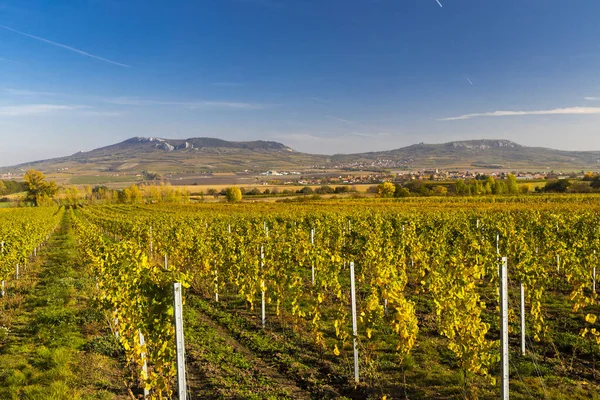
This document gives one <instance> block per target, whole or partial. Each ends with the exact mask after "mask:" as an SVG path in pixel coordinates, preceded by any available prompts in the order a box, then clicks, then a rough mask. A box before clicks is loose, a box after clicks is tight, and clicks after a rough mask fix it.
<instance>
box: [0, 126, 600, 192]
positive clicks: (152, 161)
mask: <svg viewBox="0 0 600 400" xmlns="http://www.w3.org/2000/svg"><path fill="white" fill-rule="evenodd" d="M29 168H35V169H39V170H42V171H45V172H47V173H48V174H51V175H52V176H53V177H55V178H58V179H59V180H62V181H63V182H71V183H83V182H84V181H85V179H84V180H81V179H80V178H81V177H85V178H86V179H87V180H88V181H89V183H95V181H94V179H92V178H93V177H100V178H102V179H104V177H107V176H110V177H111V178H110V182H121V181H124V182H125V181H127V182H128V181H131V179H132V177H140V176H141V174H142V172H143V171H147V172H154V173H160V174H161V175H163V176H168V177H176V176H177V177H185V176H192V175H195V176H197V175H199V174H200V175H201V174H214V173H231V172H237V173H247V174H256V173H258V172H264V171H266V170H271V169H276V170H294V171H303V170H311V169H316V168H318V169H323V168H326V169H348V168H351V169H366V170H368V169H382V168H385V169H392V170H394V169H403V170H415V169H423V168H426V169H427V168H439V169H470V170H489V169H495V170H499V169H504V170H521V171H547V170H549V169H554V170H562V171H577V170H598V169H599V168H600V151H589V152H583V151H562V150H553V149H547V148H543V147H526V146H521V145H519V144H517V143H514V142H511V141H508V140H470V141H457V142H449V143H443V144H424V143H420V144H415V145H412V146H408V147H403V148H399V149H395V150H389V151H380V152H371V153H359V154H336V155H333V156H325V155H314V154H306V153H300V152H297V151H294V150H293V149H291V148H289V147H287V146H285V145H283V144H281V143H278V142H269V141H250V142H230V141H225V140H221V139H214V138H190V139H161V138H142V137H135V138H131V139H128V140H125V141H124V142H121V143H117V144H114V145H111V146H107V147H102V148H99V149H95V150H92V151H89V152H80V153H76V154H73V155H71V156H67V157H62V158H55V159H50V160H42V161H36V162H31V163H26V164H21V165H17V166H14V167H4V168H0V173H7V172H12V173H17V174H18V173H20V172H22V171H24V170H27V169H29ZM61 178H62V179H61ZM102 179H100V180H99V181H98V182H100V181H102V182H104V180H102ZM139 179H141V178H139ZM86 183H87V182H86Z"/></svg>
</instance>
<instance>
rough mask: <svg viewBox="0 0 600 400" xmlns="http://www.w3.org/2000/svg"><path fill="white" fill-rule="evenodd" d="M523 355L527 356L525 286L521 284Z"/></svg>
mask: <svg viewBox="0 0 600 400" xmlns="http://www.w3.org/2000/svg"><path fill="white" fill-rule="evenodd" d="M521 354H522V355H525V285H523V282H521Z"/></svg>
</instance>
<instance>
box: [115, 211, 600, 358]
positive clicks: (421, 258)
mask: <svg viewBox="0 0 600 400" xmlns="http://www.w3.org/2000/svg"><path fill="white" fill-rule="evenodd" d="M583 216H585V215H583ZM577 218H579V217H577ZM523 220H525V218H524V219H523ZM442 221H444V220H443V219H442ZM463 221H464V220H463ZM463 221H460V220H458V221H457V224H459V223H461V222H463ZM574 221H576V220H574ZM122 222H123V223H129V222H126V221H122ZM261 222H263V224H262V225H263V229H264V231H265V233H264V236H263V237H268V235H269V229H268V227H267V225H266V221H261ZM360 222H361V221H357V222H355V223H356V225H357V227H358V229H359V231H360V229H363V232H359V233H361V234H364V233H368V232H366V231H364V226H365V225H364V224H363V226H362V227H361V225H360ZM473 222H475V221H473ZM548 222H549V221H543V220H541V222H540V226H541V227H542V228H543V229H546V227H547V226H548V225H549V224H548ZM110 223H112V222H110V221H109V224H107V225H106V226H110ZM119 223H120V222H119ZM495 223H497V224H498V225H496V226H500V228H502V226H501V224H502V223H504V221H503V220H502V219H500V218H499V219H496V220H495ZM511 223H513V225H514V224H515V222H512V221H511ZM518 223H523V222H522V221H519V222H518ZM544 224H546V225H544ZM203 225H204V224H203ZM294 225H295V223H294ZM348 225H349V226H350V221H348ZM473 225H475V224H473ZM146 226H148V225H146ZM172 226H173V227H168V228H164V229H163V234H167V233H168V234H169V235H171V234H172V235H173V236H174V237H176V234H177V231H178V230H179V228H180V227H179V226H174V225H172ZM429 226H434V224H429ZM565 226H566V225H565ZM132 227H133V228H136V226H135V225H134V224H132ZM206 227H207V234H214V235H215V237H216V238H217V239H216V240H217V241H219V238H218V235H219V232H221V228H222V227H220V228H211V229H212V230H211V232H212V233H209V231H208V222H206ZM277 227H279V228H281V227H283V228H284V229H286V228H285V227H284V226H283V225H277V226H276V228H277ZM477 227H478V228H479V227H480V224H479V221H477ZM490 227H491V228H492V229H494V227H493V224H491V225H490ZM113 228H114V226H113ZM183 228H184V229H183V230H182V232H186V230H185V228H186V227H183ZM190 228H192V229H193V223H192V224H190ZM459 228H460V227H457V228H456V230H455V232H459V233H460V234H463V233H464V234H465V236H467V234H468V233H469V232H468V231H460V230H459ZM287 229H290V228H289V225H288V228H287ZM313 229H314V228H311V232H310V236H309V237H310V240H309V243H310V245H311V247H316V246H314V234H313V232H314V231H313ZM147 231H148V230H146V232H147ZM157 231H158V230H157ZM213 231H214V232H213ZM229 231H231V224H228V225H227V226H226V232H229ZM402 231H404V229H402ZM407 231H408V230H407ZM413 231H414V227H413V228H412V231H411V232H413ZM131 232H132V233H134V232H135V231H134V230H132V231H131ZM150 232H151V231H150ZM272 232H273V236H274V237H275V238H277V237H278V234H279V232H278V229H273V230H272ZM289 232H291V230H290V231H288V233H289ZM424 232H426V231H424ZM569 232H571V231H569ZM413 233H414V232H413ZM488 233H491V232H489V231H488ZM184 234H185V233H184ZM421 234H422V235H424V236H425V237H426V236H427V235H426V233H421ZM444 234H445V233H444ZM480 234H481V233H480ZM135 235H140V232H139V231H138V232H137V233H135ZM330 235H331V234H330ZM163 236H164V235H160V236H158V235H157V237H159V239H160V240H162V241H161V242H160V243H159V246H156V248H157V249H158V248H160V249H161V250H164V248H166V246H173V245H172V244H169V242H167V240H164V238H163ZM490 236H491V235H489V236H487V238H490V239H491V237H490ZM494 236H496V240H497V243H496V253H499V251H500V248H499V243H498V242H499V234H498V235H494ZM571 236H573V237H575V236H576V235H574V234H571ZM502 237H510V232H509V233H507V232H506V230H505V231H503V233H502ZM131 238H132V239H134V240H137V243H138V245H140V246H142V243H141V241H140V239H141V236H131ZM279 238H281V236H279ZM371 238H372V236H371ZM472 238H473V239H476V238H475V236H472ZM330 239H332V237H329V238H328V240H330ZM482 239H483V237H482ZM543 239H544V238H543V237H542V238H540V239H538V240H543ZM557 239H558V240H559V241H558V242H552V241H551V240H549V241H548V243H546V247H542V248H541V249H542V250H543V251H546V252H545V253H544V254H548V255H547V257H548V256H550V252H549V251H548V250H555V249H554V248H553V247H554V245H555V243H556V244H558V243H560V244H561V246H562V244H563V243H564V246H565V248H567V249H570V248H569V246H568V245H567V244H566V240H570V239H566V236H563V237H558V238H557ZM557 239H554V238H553V239H552V240H557ZM206 240H207V241H209V240H211V239H210V238H208V237H207V238H206ZM249 240H254V237H251V238H250V239H249ZM402 240H404V239H402ZM452 240H454V239H452ZM432 242H433V239H432ZM146 243H148V242H146ZM254 243H258V244H260V247H261V250H262V251H261V255H260V258H259V262H258V263H259V267H260V268H259V274H258V279H259V285H258V286H259V287H260V291H261V300H262V304H261V314H262V315H263V316H264V314H265V312H264V309H265V305H264V304H265V302H264V298H265V297H266V296H265V285H266V283H269V284H270V283H271V282H272V281H273V280H274V279H275V278H274V276H273V275H272V276H269V277H265V274H268V273H271V274H274V273H276V272H277V271H275V272H273V271H271V269H273V268H280V269H284V270H283V271H282V273H286V271H285V268H284V267H285V265H284V264H283V262H287V261H289V260H291V259H287V258H284V259H283V261H282V260H281V258H280V259H277V260H276V259H273V256H277V255H271V254H270V253H269V252H270V251H271V249H272V248H275V247H273V246H271V245H270V244H269V245H268V247H264V246H265V244H263V243H261V242H260V241H258V242H254ZM411 243H413V244H412V246H414V242H411ZM448 243H450V241H448ZM448 243H443V245H445V246H447V245H448ZM460 243H461V242H459V244H460ZM482 243H483V245H485V246H487V244H486V243H485V240H483V241H482ZM488 243H489V242H488ZM536 243H537V242H534V244H536ZM190 244H191V242H190ZM425 244H427V243H423V244H422V246H424V245H425ZM434 244H435V243H434ZM541 244H544V243H543V242H541ZM215 245H216V246H220V247H218V249H217V250H215V249H213V250H211V251H210V252H209V251H207V255H206V257H208V256H209V255H210V257H211V259H210V260H211V261H213V260H214V257H215V254H219V253H218V251H228V250H227V249H230V248H225V247H223V243H217V244H215ZM328 245H330V244H324V245H323V246H328ZM359 245H360V244H359ZM427 245H428V244H427ZM150 246H151V248H152V249H153V248H154V246H153V244H152V242H150ZM186 246H187V244H186ZM278 246H279V244H278ZM507 246H508V244H507ZM529 246H531V244H529ZM489 247H491V246H489ZM489 247H485V248H484V250H485V249H489V250H491V249H490V248H489ZM515 247H516V246H515ZM182 248H183V251H184V252H185V251H188V250H187V249H189V247H184V246H182ZM277 248H278V249H280V248H281V247H277ZM425 248H426V247H425ZM529 248H530V249H532V248H533V247H529ZM265 250H267V254H268V255H269V257H270V258H268V260H269V261H266V260H265V257H266V255H265ZM418 250H420V249H419V248H418V247H417V251H418ZM448 250H450V251H452V249H448ZM459 250H460V249H459ZM557 250H558V249H557ZM557 250H555V251H557ZM157 251H158V250H157ZM173 251H174V252H176V251H179V252H180V254H176V253H175V254H174V256H177V257H178V258H177V259H176V261H175V264H177V265H183V264H182V263H181V262H180V261H181V260H180V258H181V259H185V257H188V256H191V255H190V254H187V253H181V251H182V249H173ZM358 251H362V249H360V250H358ZM444 251H445V249H444ZM479 251H481V252H482V253H485V252H486V251H487V250H485V251H483V250H479ZM503 252H504V250H503ZM490 253H491V252H488V254H487V255H485V254H484V256H485V257H488V256H489V255H490ZM507 253H508V255H509V256H510V257H509V258H510V259H511V269H514V272H515V274H516V278H517V280H518V281H519V285H520V289H521V349H520V350H521V352H523V350H524V346H523V344H524V336H525V329H524V322H525V318H524V317H525V314H524V300H525V294H526V292H525V287H527V289H528V290H527V296H530V295H531V294H530V290H534V289H536V290H537V288H535V287H534V286H532V285H534V284H535V282H534V283H533V284H532V283H531V281H530V280H527V278H528V277H529V276H528V275H524V274H526V273H529V274H531V273H532V272H528V271H527V270H525V269H522V268H523V264H519V262H521V261H520V260H518V257H517V258H514V257H516V256H515V255H514V249H510V251H507ZM536 253H537V252H536ZM590 253H592V252H591V251H590ZM181 254H183V256H182V255H181ZM222 254H223V256H226V257H229V256H228V255H226V254H227V253H222ZM561 254H563V256H562V257H561ZM561 254H553V256H555V260H556V262H557V264H559V263H561V262H562V264H559V265H557V267H556V268H555V269H554V270H555V271H556V273H557V274H559V273H560V274H561V275H562V274H565V273H569V274H572V273H575V272H576V273H578V274H579V273H580V274H581V275H580V276H581V279H582V280H583V275H585V276H587V278H586V279H588V281H587V282H588V283H587V284H588V285H590V286H592V292H594V293H595V265H594V266H593V268H590V267H591V266H590V265H589V264H583V263H582V264H577V266H579V265H581V266H582V267H583V268H589V269H587V273H585V274H584V273H583V270H576V269H575V266H576V264H575V263H574V262H573V261H572V260H573V259H575V255H574V253H573V254H571V255H570V254H567V253H566V251H563V252H562V253H561ZM565 254H566V255H570V257H567V256H565ZM459 255H461V254H459ZM182 257H183V258H182ZM353 257H354V256H352V258H353ZM407 257H408V258H409V259H410V263H409V265H411V266H414V267H413V268H414V269H422V268H423V266H424V265H425V267H426V268H436V265H437V264H432V267H429V266H428V265H427V263H428V262H429V261H430V260H429V259H428V258H425V257H427V256H426V252H423V251H421V253H418V252H417V253H414V247H413V252H412V253H407ZM257 258H258V257H257ZM352 258H350V259H352ZM442 258H443V257H441V258H440V259H438V260H436V259H432V260H431V261H434V262H436V263H439V262H442V261H440V260H442ZM513 258H514V260H515V262H514V264H513V261H512V260H513ZM272 259H273V261H270V260H272ZM459 259H460V258H459ZM548 259H549V257H548V258H545V259H544V260H548ZM178 261H179V262H178ZM265 262H268V263H269V264H271V263H275V262H278V264H276V267H275V265H269V266H268V268H270V270H269V271H265ZM186 264H188V263H186ZM210 264H213V263H210ZM241 264H243V262H242V263H241ZM363 264H364V263H362V264H359V268H361V267H362V268H367V265H363ZM494 264H495V263H494ZM191 265H193V268H198V270H197V271H192V272H194V273H196V272H197V273H198V274H200V275H201V274H202V273H204V272H203V271H204V270H202V269H200V268H204V267H201V266H200V265H199V266H197V267H196V266H195V264H194V263H192V264H191ZM304 265H306V264H304ZM308 265H310V266H311V277H310V279H311V280H310V283H311V285H312V270H313V267H314V263H313V262H312V261H311V262H310V263H309V264H308ZM308 265H306V266H308ZM547 265H548V266H549V265H550V262H548V264H547ZM489 266H490V264H488V267H486V269H487V271H486V275H487V274H488V273H489V272H491V271H490V269H488V268H489ZM563 266H565V268H563ZM211 267H214V273H215V292H216V294H217V293H218V290H219V284H220V282H222V281H227V280H226V278H224V279H219V280H218V281H217V279H216V278H217V277H218V276H219V275H217V274H218V273H219V274H220V272H219V265H211ZM316 267H317V269H318V271H317V272H318V273H319V274H320V273H321V270H320V269H319V265H317V266H316ZM442 267H445V266H444V265H442ZM535 267H536V268H539V267H538V266H535ZM326 268H329V266H327V267H326ZM543 268H545V265H543V264H542V265H541V269H540V270H543ZM210 269H213V268H210ZM210 269H209V270H208V271H210ZM590 269H592V277H591V278H592V279H589V278H590V277H589V273H590ZM208 271H207V272H208ZM223 271H224V272H228V270H225V269H224V270H223ZM323 272H324V273H329V272H330V271H325V270H323ZM359 272H360V270H359ZM367 272H368V271H367ZM467 272H468V271H467ZM361 273H365V271H362V272H361ZM425 273H430V271H428V270H425ZM536 273H537V272H536ZM550 273H552V275H554V272H551V271H549V272H547V274H548V275H543V279H544V280H543V281H538V283H537V284H538V285H539V287H543V285H546V284H548V283H550V282H551V281H550V280H549V279H550V278H551V276H549V274H550ZM521 274H523V275H521ZM494 275H495V273H494ZM519 275H521V276H519ZM277 276H279V275H277ZM465 276H467V275H465ZM575 277H576V278H577V279H580V278H579V276H578V275H576V276H575ZM265 278H267V279H270V281H269V282H265ZM552 278H553V277H552ZM319 279H320V280H321V279H322V278H319ZM360 279H362V280H364V279H366V278H365V277H364V276H363V277H362V278H360ZM369 279H371V278H370V277H369ZM445 279H448V278H445ZM569 279H571V278H569ZM273 282H274V281H273ZM361 282H362V281H361ZM369 282H371V285H373V281H369ZM499 283H500V282H499ZM578 284H579V282H578V281H574V283H573V285H574V289H575V288H577V286H575V285H578ZM584 284H585V281H582V282H581V285H584ZM421 285H422V286H425V284H423V283H421ZM312 286H314V285H312ZM581 287H584V286H581ZM587 287H589V286H587ZM425 288H426V289H428V288H427V287H426V286H425ZM443 290H450V291H453V290H455V287H454V286H448V287H447V289H443ZM499 292H500V290H499ZM305 293H307V292H305ZM311 293H312V292H311ZM538 293H539V292H538ZM381 294H382V295H383V301H384V307H385V306H386V305H385V302H386V300H387V297H388V296H387V293H386V292H382V293H381ZM432 294H433V296H434V298H435V296H437V295H438V293H437V292H433V293H432ZM450 294H452V293H450ZM498 295H501V293H498ZM269 296H270V298H271V296H272V295H269ZM586 296H587V294H586ZM215 298H216V299H218V297H215ZM536 301H538V300H537V299H536ZM393 305H394V307H396V305H397V303H396V304H393ZM538 307H539V306H538ZM385 308H387V307H385ZM392 309H394V308H392ZM538 313H539V310H538ZM586 320H587V319H586ZM361 321H362V317H361ZM261 322H263V326H264V317H263V318H262V319H261ZM534 322H535V320H534ZM588 322H589V321H588ZM591 323H592V324H593V322H591ZM534 328H535V325H534ZM485 331H487V329H486V330H485ZM534 332H536V331H535V330H534ZM353 336H355V337H356V335H354V329H353ZM449 339H450V340H453V338H449ZM536 340H537V339H536ZM467 344H468V343H467Z"/></svg>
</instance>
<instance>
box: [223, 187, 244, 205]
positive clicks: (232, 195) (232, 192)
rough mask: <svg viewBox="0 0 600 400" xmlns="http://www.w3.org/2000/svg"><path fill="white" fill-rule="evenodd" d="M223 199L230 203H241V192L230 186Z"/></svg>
mask: <svg viewBox="0 0 600 400" xmlns="http://www.w3.org/2000/svg"><path fill="white" fill-rule="evenodd" d="M225 198H226V199H227V201H229V202H231V203H236V202H238V201H242V191H241V190H240V188H239V187H237V186H232V187H229V188H227V190H225Z"/></svg>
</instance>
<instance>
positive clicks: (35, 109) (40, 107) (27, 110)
mask: <svg viewBox="0 0 600 400" xmlns="http://www.w3.org/2000/svg"><path fill="white" fill-rule="evenodd" d="M82 108H87V107H85V106H67V105H57V104H20V105H18V106H1V107H0V116H3V117H22V116H34V115H42V114H48V113H52V112H55V111H73V110H79V109H82Z"/></svg>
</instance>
